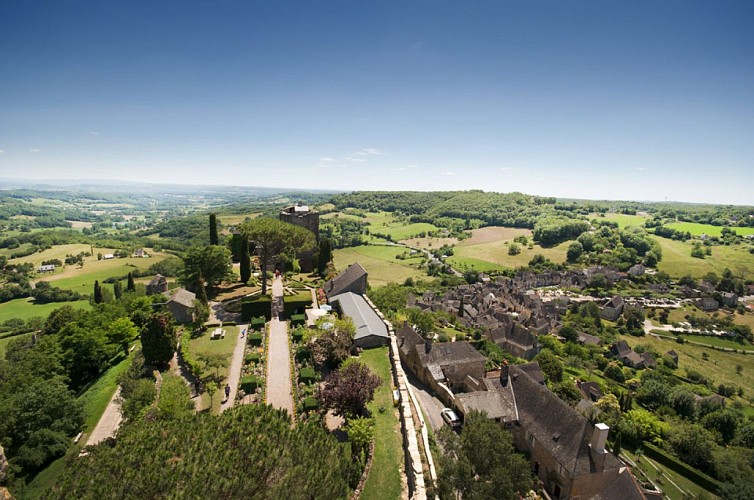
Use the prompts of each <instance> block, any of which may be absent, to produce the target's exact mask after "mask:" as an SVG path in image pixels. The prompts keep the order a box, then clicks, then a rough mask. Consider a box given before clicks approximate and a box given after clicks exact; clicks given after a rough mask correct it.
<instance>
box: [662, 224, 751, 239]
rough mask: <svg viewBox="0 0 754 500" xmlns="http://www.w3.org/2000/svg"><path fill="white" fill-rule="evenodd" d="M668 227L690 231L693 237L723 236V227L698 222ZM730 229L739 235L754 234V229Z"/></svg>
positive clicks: (733, 227)
mask: <svg viewBox="0 0 754 500" xmlns="http://www.w3.org/2000/svg"><path fill="white" fill-rule="evenodd" d="M666 226H667V227H669V228H671V229H675V230H676V231H683V232H686V231H688V232H689V233H691V236H701V235H703V234H706V235H707V236H721V235H722V231H723V226H713V225H711V224H699V223H697V222H673V223H671V224H666ZM730 229H732V230H734V231H735V232H736V234H737V235H739V236H745V235H747V234H754V227H736V226H732V227H730Z"/></svg>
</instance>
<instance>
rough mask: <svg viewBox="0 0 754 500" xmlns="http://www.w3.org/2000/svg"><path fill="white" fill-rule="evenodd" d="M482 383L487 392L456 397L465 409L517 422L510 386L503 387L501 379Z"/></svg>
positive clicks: (463, 394)
mask: <svg viewBox="0 0 754 500" xmlns="http://www.w3.org/2000/svg"><path fill="white" fill-rule="evenodd" d="M482 382H483V383H484V385H485V387H486V389H487V390H485V391H474V392H465V393H461V394H457V395H456V398H457V399H459V400H460V401H461V403H460V405H461V406H463V409H464V410H466V411H470V410H477V411H482V412H484V413H486V414H487V417H489V418H495V419H501V420H502V421H504V422H512V421H514V420H516V407H515V404H514V402H513V391H512V390H511V386H510V384H508V385H507V386H506V387H503V386H502V385H501V384H500V379H483V380H482Z"/></svg>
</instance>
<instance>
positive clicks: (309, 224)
mask: <svg viewBox="0 0 754 500" xmlns="http://www.w3.org/2000/svg"><path fill="white" fill-rule="evenodd" d="M280 220H281V221H283V222H288V223H289V224H295V225H297V226H301V227H303V228H305V229H308V230H309V231H311V232H312V233H314V239H315V240H316V241H317V244H319V212H317V211H316V210H312V209H311V208H309V207H308V206H307V205H291V206H290V207H285V208H284V209H283V210H282V211H281V212H280ZM315 252H316V250H311V251H308V252H302V253H299V254H298V260H299V265H300V266H301V271H303V272H306V273H310V272H312V271H314V253H315Z"/></svg>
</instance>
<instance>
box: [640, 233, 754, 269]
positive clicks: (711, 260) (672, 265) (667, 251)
mask: <svg viewBox="0 0 754 500" xmlns="http://www.w3.org/2000/svg"><path fill="white" fill-rule="evenodd" d="M651 237H652V238H653V239H654V240H656V241H658V242H659V243H660V246H661V247H662V260H661V261H660V263H659V264H658V266H657V269H658V270H659V271H665V272H666V273H668V274H669V275H670V276H672V277H674V278H679V277H681V276H684V275H687V274H689V275H691V276H693V277H696V278H700V277H702V276H704V275H705V274H707V273H709V272H714V273H716V274H717V275H718V276H719V275H721V274H722V272H723V270H724V269H725V268H728V269H730V270H731V271H733V273H734V274H737V275H740V274H743V275H746V276H752V275H754V254H751V253H749V247H748V246H745V245H732V246H725V245H714V246H712V247H711V249H712V255H708V256H706V257H705V258H704V259H697V258H695V257H692V256H691V248H692V245H691V243H689V242H684V241H676V240H669V239H667V238H660V237H659V236H654V235H653V236H651Z"/></svg>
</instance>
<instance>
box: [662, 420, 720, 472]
mask: <svg viewBox="0 0 754 500" xmlns="http://www.w3.org/2000/svg"><path fill="white" fill-rule="evenodd" d="M668 442H669V443H670V446H671V447H672V448H673V451H674V452H675V454H676V455H678V458H680V459H681V460H683V461H684V462H686V463H687V464H689V465H690V466H692V467H696V468H697V469H701V470H703V471H705V472H711V471H712V464H713V457H712V451H713V450H714V449H715V440H714V439H713V438H712V435H711V434H710V433H709V432H708V431H707V430H706V429H704V428H702V427H701V426H699V425H696V424H690V423H684V422H680V423H679V424H678V425H674V426H673V427H672V428H671V430H670V437H669V438H668Z"/></svg>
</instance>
